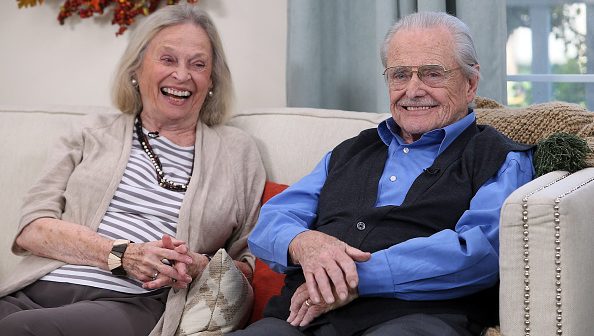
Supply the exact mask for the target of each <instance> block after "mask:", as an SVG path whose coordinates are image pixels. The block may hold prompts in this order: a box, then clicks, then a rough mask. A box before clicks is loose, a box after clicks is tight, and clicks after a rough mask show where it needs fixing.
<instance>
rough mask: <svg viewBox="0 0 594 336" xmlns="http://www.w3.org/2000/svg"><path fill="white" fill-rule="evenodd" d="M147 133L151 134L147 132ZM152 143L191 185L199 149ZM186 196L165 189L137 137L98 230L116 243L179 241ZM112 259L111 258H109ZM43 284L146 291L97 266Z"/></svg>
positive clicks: (166, 168) (174, 177)
mask: <svg viewBox="0 0 594 336" xmlns="http://www.w3.org/2000/svg"><path fill="white" fill-rule="evenodd" d="M143 131H144V132H145V134H146V132H147V131H146V130H143ZM147 139H149V140H148V141H149V142H150V144H151V147H152V148H153V152H154V153H155V154H156V155H157V156H158V157H159V159H160V161H161V164H162V165H163V172H164V173H165V176H166V178H167V179H168V180H170V181H172V182H175V183H184V184H186V183H188V181H189V176H190V175H191V173H192V160H193V158H194V146H191V147H181V146H178V145H176V144H174V143H173V142H171V141H169V140H167V139H166V138H165V137H163V136H160V137H158V138H156V139H150V138H147ZM184 195H185V193H184V192H179V191H171V190H168V189H165V188H162V187H160V186H159V185H158V183H157V178H156V172H155V168H154V167H153V165H152V163H151V161H150V160H149V158H148V156H147V154H146V153H145V152H144V150H143V149H142V148H141V146H140V143H139V141H138V138H137V136H136V133H134V135H133V141H132V151H131V153H130V158H129V159H128V164H127V166H126V170H125V172H124V176H123V177H122V180H121V181H120V184H119V186H118V189H117V191H116V192H115V195H114V196H113V199H112V200H111V203H110V204H109V207H108V209H107V212H106V213H105V215H104V216H103V219H102V221H101V224H100V225H99V228H98V230H97V232H98V233H99V234H101V235H103V236H105V237H109V238H113V239H128V240H130V241H132V242H135V243H143V242H149V241H155V240H159V239H161V237H162V236H163V234H168V235H170V236H172V237H175V232H176V226H177V221H178V214H179V208H180V206H181V203H182V200H183V197H184ZM106 257H107V256H106ZM41 280H47V281H55V282H67V283H72V284H79V285H86V286H92V287H97V288H103V289H109V290H114V291H118V292H124V293H134V294H140V293H146V292H147V290H145V289H143V288H142V283H141V282H139V281H136V280H133V279H130V278H127V277H116V276H113V275H112V274H111V272H109V271H104V270H102V269H99V268H97V267H92V266H80V265H64V266H62V267H60V268H58V269H56V270H55V271H53V272H51V273H49V274H47V275H46V276H44V277H43V278H41Z"/></svg>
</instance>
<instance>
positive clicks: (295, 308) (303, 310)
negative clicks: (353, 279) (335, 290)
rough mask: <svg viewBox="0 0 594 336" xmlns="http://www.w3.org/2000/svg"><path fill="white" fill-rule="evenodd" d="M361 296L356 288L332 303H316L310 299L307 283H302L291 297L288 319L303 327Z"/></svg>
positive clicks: (291, 322) (292, 323)
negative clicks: (344, 297)
mask: <svg viewBox="0 0 594 336" xmlns="http://www.w3.org/2000/svg"><path fill="white" fill-rule="evenodd" d="M357 297H359V295H358V294H357V290H356V289H351V290H349V293H348V296H347V297H346V299H344V300H342V299H339V300H336V301H334V303H332V304H328V303H326V302H323V303H320V304H314V303H312V302H311V300H310V299H309V292H308V290H307V286H306V284H302V285H301V286H299V287H298V288H297V290H296V291H295V293H294V294H293V297H292V298H291V307H290V308H289V309H290V315H289V318H288V319H287V322H289V323H290V324H291V325H293V326H295V327H297V326H300V327H303V326H306V325H308V324H309V323H310V322H311V321H313V320H314V319H315V318H316V317H318V316H320V315H322V314H325V313H327V312H329V311H331V310H334V309H337V308H340V307H342V306H345V305H347V304H349V303H350V302H351V301H353V300H354V299H356V298H357Z"/></svg>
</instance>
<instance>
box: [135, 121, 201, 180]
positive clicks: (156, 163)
mask: <svg viewBox="0 0 594 336" xmlns="http://www.w3.org/2000/svg"><path fill="white" fill-rule="evenodd" d="M134 127H135V128H136V136H137V137H138V141H139V142H140V146H141V147H142V149H143V150H144V152H145V153H146V155H148V157H149V159H150V160H151V163H152V164H153V167H155V173H157V182H159V186H161V187H163V188H165V189H169V190H172V191H186V190H187V189H188V184H189V183H190V178H191V177H192V172H193V171H194V163H193V160H192V169H191V171H190V177H189V178H188V182H187V183H185V184H183V183H175V182H172V181H169V180H168V179H166V178H165V173H163V165H161V160H159V157H158V156H157V154H155V153H154V152H153V148H152V147H151V144H150V143H149V142H148V139H147V138H146V137H145V136H144V132H143V131H142V120H141V119H140V114H139V115H137V116H136V123H135V124H134Z"/></svg>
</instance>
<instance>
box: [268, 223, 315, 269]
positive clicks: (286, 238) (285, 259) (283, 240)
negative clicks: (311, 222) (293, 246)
mask: <svg viewBox="0 0 594 336" xmlns="http://www.w3.org/2000/svg"><path fill="white" fill-rule="evenodd" d="M305 231H308V229H307V228H305V227H303V226H289V227H287V228H286V229H285V230H283V232H282V233H279V234H277V239H276V241H275V242H274V255H273V259H274V260H273V261H274V262H275V263H277V264H280V265H283V266H285V267H288V266H289V261H290V260H289V244H290V243H291V241H293V239H294V238H295V237H296V236H297V235H298V234H300V233H302V232H305Z"/></svg>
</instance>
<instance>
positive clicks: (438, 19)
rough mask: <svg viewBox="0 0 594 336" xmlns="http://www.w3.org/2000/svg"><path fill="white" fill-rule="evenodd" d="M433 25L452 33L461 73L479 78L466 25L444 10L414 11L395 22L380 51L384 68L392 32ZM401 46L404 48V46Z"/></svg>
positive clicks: (474, 53)
mask: <svg viewBox="0 0 594 336" xmlns="http://www.w3.org/2000/svg"><path fill="white" fill-rule="evenodd" d="M434 27H444V28H446V29H447V30H448V31H450V32H451V33H452V36H453V37H454V55H455V56H454V57H455V58H456V62H457V63H458V65H459V66H460V67H461V68H462V73H463V74H464V75H465V76H466V77H467V78H471V77H474V76H476V77H477V78H480V73H479V70H478V69H477V67H475V65H477V64H478V57H477V54H476V49H475V48H474V42H473V41H472V36H471V35H470V30H469V29H468V26H466V24H465V23H464V22H462V21H460V19H458V18H457V17H455V16H452V15H450V14H447V13H444V12H419V13H414V14H410V15H407V16H405V17H403V18H402V19H400V20H399V21H398V22H396V23H395V24H394V25H393V26H392V27H391V28H390V30H389V31H388V33H387V34H386V38H385V39H384V43H383V45H382V49H381V52H380V57H381V59H382V64H383V66H384V68H385V67H386V66H387V64H388V46H389V44H390V41H391V40H392V37H393V36H394V34H396V33H397V32H399V31H402V30H410V29H424V28H434ZM402 47H403V48H406V46H402Z"/></svg>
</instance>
